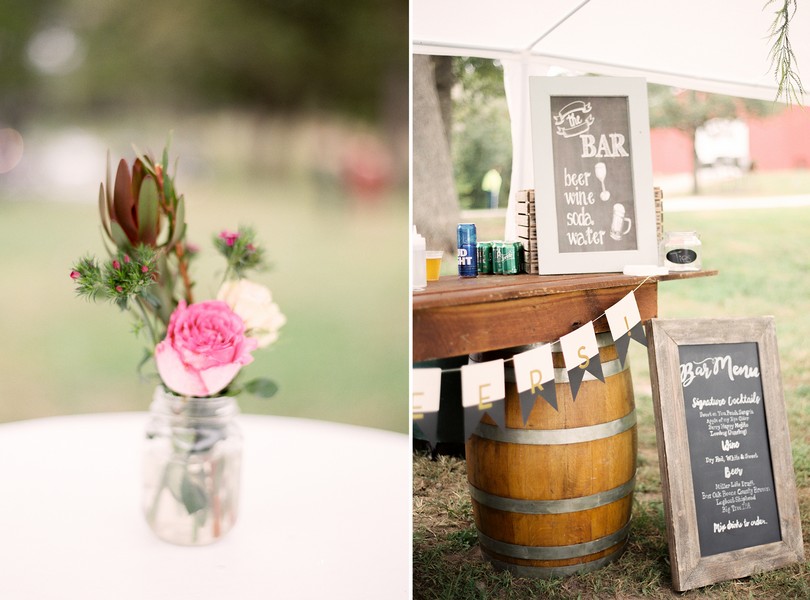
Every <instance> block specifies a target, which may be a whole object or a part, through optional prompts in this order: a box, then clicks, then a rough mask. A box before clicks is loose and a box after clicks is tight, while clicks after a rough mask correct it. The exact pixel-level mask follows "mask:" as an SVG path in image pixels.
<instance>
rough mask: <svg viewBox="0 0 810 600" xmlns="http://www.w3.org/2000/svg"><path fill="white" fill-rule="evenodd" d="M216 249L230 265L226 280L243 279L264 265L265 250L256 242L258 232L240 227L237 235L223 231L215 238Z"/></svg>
mask: <svg viewBox="0 0 810 600" xmlns="http://www.w3.org/2000/svg"><path fill="white" fill-rule="evenodd" d="M213 240H214V248H216V249H217V252H219V253H220V254H221V255H222V256H224V257H225V260H226V261H227V263H228V267H227V271H226V273H225V278H226V279H227V278H228V277H230V276H233V277H235V278H241V277H243V276H244V274H245V273H246V272H247V271H249V270H251V269H261V268H263V267H264V266H265V264H264V249H263V248H262V247H261V246H259V245H258V243H257V242H256V232H255V231H253V229H252V228H250V227H244V226H240V227H239V230H238V231H237V232H235V233H233V232H229V231H222V232H221V233H219V234H218V235H216V236H214V238H213Z"/></svg>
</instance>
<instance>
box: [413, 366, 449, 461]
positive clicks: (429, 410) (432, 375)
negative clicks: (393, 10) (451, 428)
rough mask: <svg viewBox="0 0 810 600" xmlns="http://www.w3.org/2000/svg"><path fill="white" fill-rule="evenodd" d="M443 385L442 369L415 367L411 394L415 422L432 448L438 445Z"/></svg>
mask: <svg viewBox="0 0 810 600" xmlns="http://www.w3.org/2000/svg"><path fill="white" fill-rule="evenodd" d="M441 385H442V370H441V369H413V393H412V394H411V415H412V418H413V424H414V426H415V427H418V428H419V431H421V432H422V435H424V436H425V438H426V439H427V441H428V443H429V444H430V447H431V448H435V447H436V441H437V435H436V431H437V428H438V425H439V403H440V393H441Z"/></svg>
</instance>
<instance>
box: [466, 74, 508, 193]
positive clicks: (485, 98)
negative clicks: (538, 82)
mask: <svg viewBox="0 0 810 600" xmlns="http://www.w3.org/2000/svg"><path fill="white" fill-rule="evenodd" d="M453 73H454V78H455V81H456V90H457V91H456V93H455V94H454V101H453V116H454V120H455V123H456V124H455V125H454V127H453V130H452V131H453V138H452V144H451V147H452V150H453V165H454V172H455V180H456V186H457V188H458V195H459V199H460V202H461V205H462V207H464V208H484V207H488V206H489V199H488V194H487V192H485V191H484V190H483V189H482V188H481V182H482V179H483V177H484V175H485V174H486V173H487V171H489V170H490V169H492V168H496V169H498V171H499V172H500V174H501V177H502V179H503V181H504V184H505V185H504V187H503V188H502V191H501V198H509V181H510V178H511V173H512V134H511V130H510V125H509V123H510V121H509V108H508V107H507V104H506V94H505V92H504V87H503V67H501V66H500V63H498V62H497V61H493V60H489V59H484V58H455V59H454V61H453Z"/></svg>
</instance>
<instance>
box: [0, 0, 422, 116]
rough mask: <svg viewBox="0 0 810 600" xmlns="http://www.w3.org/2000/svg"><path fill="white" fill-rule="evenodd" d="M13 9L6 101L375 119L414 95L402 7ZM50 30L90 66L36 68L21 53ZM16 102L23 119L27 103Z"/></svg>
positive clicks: (389, 2)
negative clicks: (71, 36) (73, 41)
mask: <svg viewBox="0 0 810 600" xmlns="http://www.w3.org/2000/svg"><path fill="white" fill-rule="evenodd" d="M14 4H15V6H14V8H13V11H11V12H10V11H9V10H5V14H4V17H5V18H4V22H8V23H9V24H10V23H14V24H15V32H14V33H15V44H14V47H13V54H12V55H11V57H12V58H13V59H14V60H13V64H14V66H15V74H14V75H13V78H12V75H11V73H9V74H8V76H7V75H6V70H7V69H6V67H7V63H6V57H7V56H9V55H8V54H7V52H6V47H7V45H6V44H4V43H3V42H4V41H5V40H3V39H2V36H3V32H2V31H0V48H2V50H3V61H4V62H3V65H4V69H3V70H0V89H3V90H4V94H3V95H2V96H3V97H5V96H6V95H7V94H6V93H5V92H6V90H7V89H9V86H8V85H6V84H7V83H12V84H13V85H14V87H15V89H20V91H22V90H23V89H25V96H24V97H25V99H26V100H31V99H33V100H36V103H37V104H39V105H40V106H43V107H49V106H50V107H59V108H60V110H63V111H64V110H68V111H77V112H78V111H81V110H87V109H88V108H91V109H93V110H96V111H98V110H108V111H110V112H113V113H114V114H120V111H121V109H122V108H131V107H135V108H138V107H144V106H147V107H148V106H154V105H155V104H159V105H163V106H167V105H170V106H176V107H182V108H183V109H188V108H195V107H200V108H206V107H221V106H225V105H230V106H238V107H242V108H246V109H256V110H258V111H267V110H271V109H283V110H288V111H299V110H306V109H313V110H335V111H339V112H343V113H345V114H350V115H352V116H358V117H361V118H366V119H379V118H381V117H383V116H385V113H384V112H383V111H384V110H385V108H386V107H385V104H386V103H388V102H390V101H391V100H392V99H393V98H394V94H395V93H396V91H398V90H402V91H403V92H405V95H406V96H407V78H408V62H407V61H408V53H407V52H406V48H407V45H408V4H407V2H406V1H404V0H383V1H380V0H346V1H345V2H340V3H333V2H301V1H300V0H279V1H274V2H256V1H255V0H231V1H229V2H220V1H217V0H198V1H196V2H194V3H193V4H188V3H186V2H180V1H177V0H168V1H163V0H161V1H158V0H141V1H139V2H127V1H124V0H113V1H108V2H95V1H87V0H77V1H70V2H66V1H58V0H50V1H46V0H30V1H29V0H27V1H26V2H22V3H14ZM16 5H19V6H16ZM29 7H30V9H29ZM17 23H19V26H18V25H17ZM53 24H58V25H60V26H65V27H68V28H70V29H71V30H73V31H75V33H76V34H77V36H78V39H79V40H80V43H81V55H82V57H83V58H82V61H81V63H80V64H79V66H78V68H76V69H75V70H74V71H72V72H69V73H64V74H60V75H59V76H58V77H50V78H47V77H45V76H42V75H39V74H38V73H37V72H36V71H35V70H33V69H32V68H31V67H30V65H29V64H28V61H27V60H26V53H25V50H26V44H27V43H28V41H29V40H30V38H31V37H32V36H33V35H34V34H36V33H37V32H38V31H40V29H41V28H44V27H45V26H47V25H53ZM4 25H5V23H4ZM4 28H5V27H4ZM4 28H3V29H4ZM29 90H30V91H29ZM36 92H39V94H37V93H36ZM9 100H11V98H10V99H9ZM15 106H16V107H18V108H19V110H20V111H21V112H26V108H27V107H26V105H25V103H24V102H22V101H21V100H20V101H18V102H15ZM0 107H2V105H0ZM0 114H2V113H0Z"/></svg>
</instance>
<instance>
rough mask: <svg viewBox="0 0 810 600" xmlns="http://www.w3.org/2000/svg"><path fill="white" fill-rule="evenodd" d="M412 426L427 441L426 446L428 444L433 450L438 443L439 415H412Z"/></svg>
mask: <svg viewBox="0 0 810 600" xmlns="http://www.w3.org/2000/svg"><path fill="white" fill-rule="evenodd" d="M413 426H414V429H418V430H419V431H421V432H422V436H423V437H424V438H425V439H426V440H427V442H428V444H430V447H431V448H433V449H435V448H436V444H437V443H438V436H437V432H438V430H439V413H438V412H427V413H413ZM414 433H415V432H414ZM414 437H416V435H414Z"/></svg>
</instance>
